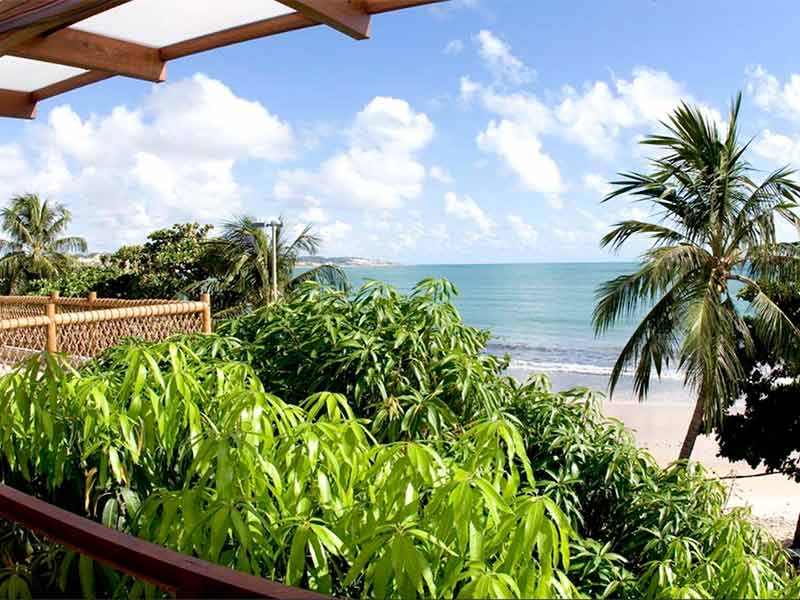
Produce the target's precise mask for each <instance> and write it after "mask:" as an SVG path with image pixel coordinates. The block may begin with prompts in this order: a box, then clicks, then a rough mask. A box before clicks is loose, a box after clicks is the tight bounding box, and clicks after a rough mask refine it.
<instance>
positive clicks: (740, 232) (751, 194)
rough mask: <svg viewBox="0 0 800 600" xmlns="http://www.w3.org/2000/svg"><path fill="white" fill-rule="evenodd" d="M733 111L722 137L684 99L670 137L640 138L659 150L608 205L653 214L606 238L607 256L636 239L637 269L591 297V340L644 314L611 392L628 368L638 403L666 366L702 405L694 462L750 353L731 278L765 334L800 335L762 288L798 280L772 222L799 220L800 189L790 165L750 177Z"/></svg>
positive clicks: (791, 253)
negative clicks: (623, 201)
mask: <svg viewBox="0 0 800 600" xmlns="http://www.w3.org/2000/svg"><path fill="white" fill-rule="evenodd" d="M740 109H741V95H738V96H737V97H736V99H735V100H734V101H733V103H732V106H731V110H730V113H729V116H728V123H727V125H726V126H725V128H724V130H723V129H721V127H720V125H719V124H717V123H715V122H714V121H712V120H711V119H710V118H709V117H708V116H707V115H705V114H704V113H703V111H702V110H701V109H700V108H697V107H692V106H689V105H687V104H682V105H681V106H679V107H678V108H677V109H676V110H675V111H674V112H673V113H672V115H671V116H670V117H669V119H668V120H667V121H666V122H665V123H664V126H665V128H666V133H664V134H657V135H651V136H649V137H647V138H646V139H645V140H644V141H643V142H642V143H643V144H644V145H646V146H648V147H650V148H653V149H655V150H657V151H658V155H657V157H656V158H654V159H652V160H651V161H650V163H651V169H650V171H648V172H646V173H635V172H632V173H623V174H622V175H621V178H620V179H619V180H617V181H614V182H612V185H613V186H614V188H615V189H614V191H613V192H612V193H611V194H609V195H608V197H607V198H606V199H605V201H609V200H612V199H614V198H617V197H621V196H628V197H631V199H632V200H633V201H634V202H637V203H643V204H644V205H645V206H646V209H647V210H648V211H649V215H650V218H649V219H645V220H637V219H630V220H626V221H623V222H621V223H617V224H616V225H614V227H613V228H612V230H611V231H610V232H609V233H608V234H607V235H606V236H605V237H604V238H603V239H602V245H603V246H605V247H609V248H611V249H613V250H617V249H619V248H620V247H621V246H623V245H624V244H625V243H627V242H628V241H629V240H630V239H631V238H633V237H644V238H647V239H649V240H650V248H649V249H648V250H647V251H646V252H645V253H644V254H643V255H642V257H641V265H640V267H639V269H638V270H637V271H635V272H634V273H631V274H629V275H624V276H621V277H619V278H617V279H614V280H612V281H609V282H607V283H606V284H604V285H603V286H602V287H601V288H600V289H599V290H598V297H597V305H596V308H595V313H594V324H595V329H596V331H597V333H598V334H601V333H603V332H605V331H606V330H607V329H608V328H609V327H612V326H613V325H614V324H615V323H617V322H618V321H619V320H620V319H623V318H630V317H634V316H640V315H641V314H642V313H644V317H643V318H642V319H641V321H640V323H639V325H638V326H637V327H636V329H635V330H634V332H633V334H632V335H631V337H630V339H629V340H628V342H627V343H626V344H625V346H624V348H623V350H622V352H621V353H620V356H619V358H618V359H617V362H616V364H615V365H614V368H613V371H612V375H611V383H610V387H611V391H612V393H613V391H614V388H615V386H616V384H617V382H618V381H619V378H620V377H621V376H622V374H623V373H624V371H625V369H627V368H629V367H632V368H633V369H634V380H635V390H636V392H637V393H638V394H639V396H640V397H641V398H644V397H646V395H647V393H648V390H649V386H650V380H651V376H652V374H653V373H654V372H655V373H656V374H660V373H661V372H662V371H663V370H664V369H665V368H667V367H668V366H669V365H670V364H675V365H676V366H677V367H678V368H680V369H682V370H683V371H684V372H685V374H686V383H687V384H688V385H689V386H690V387H691V388H692V389H693V390H695V392H696V394H697V404H696V408H695V411H694V415H693V417H692V421H691V424H690V426H689V430H688V431H687V434H686V439H685V440H684V444H683V447H682V449H681V453H680V457H681V458H688V457H689V456H690V455H691V452H692V448H693V447H694V441H695V439H696V437H697V435H698V434H699V433H700V432H701V431H703V430H705V431H708V430H709V429H710V428H711V427H713V426H714V425H717V424H719V423H720V421H721V420H722V417H723V415H724V413H725V409H726V404H725V403H726V399H727V398H730V397H735V396H736V395H737V394H738V392H739V390H740V387H741V382H742V380H743V379H744V377H745V368H744V365H743V362H742V361H743V357H745V356H747V355H749V354H751V353H752V352H753V347H754V342H753V338H752V335H751V332H750V329H749V328H748V327H747V324H746V323H745V320H744V315H743V314H742V312H741V311H740V310H739V308H738V306H737V304H736V302H735V301H734V298H733V297H732V291H731V287H730V284H731V282H737V283H743V284H745V285H748V286H750V287H751V288H752V289H753V290H754V295H753V297H752V300H751V302H750V305H751V307H752V311H753V319H754V325H755V328H756V329H757V330H758V331H760V332H761V334H762V335H763V336H765V337H769V339H771V340H772V341H773V343H774V344H776V345H778V346H786V345H788V344H791V343H793V341H794V340H795V339H796V338H797V336H798V335H800V332H798V329H797V327H796V326H795V325H794V324H793V323H792V321H791V320H790V319H789V318H788V317H787V315H786V314H785V313H784V312H783V311H782V310H781V308H780V307H779V306H778V305H777V304H776V303H775V302H774V300H773V299H772V298H771V297H770V295H769V293H768V290H766V289H764V288H762V284H761V283H760V282H764V281H767V282H769V281H778V280H785V279H796V278H797V276H798V273H800V251H799V250H798V248H797V247H796V246H794V245H793V244H787V243H781V242H779V241H778V240H777V238H776V234H775V221H776V219H783V220H785V221H787V222H788V223H790V224H791V225H793V226H795V227H796V226H797V225H798V224H800V220H798V217H797V216H796V215H795V213H794V209H795V208H796V207H797V200H798V197H799V196H798V194H800V187H798V184H797V183H796V182H795V180H794V178H793V174H794V172H793V171H792V170H791V169H789V168H788V167H785V168H782V169H779V170H777V171H775V172H773V173H770V174H769V175H767V176H766V177H765V178H764V179H762V180H761V181H756V179H755V177H756V173H755V170H754V169H753V168H752V167H751V165H750V164H749V163H748V161H747V158H746V154H747V149H748V144H747V143H743V142H742V141H741V139H740V136H739V114H740Z"/></svg>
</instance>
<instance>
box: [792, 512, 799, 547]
mask: <svg viewBox="0 0 800 600" xmlns="http://www.w3.org/2000/svg"><path fill="white" fill-rule="evenodd" d="M792 548H798V549H800V516H798V517H797V527H796V528H795V530H794V539H793V540H792Z"/></svg>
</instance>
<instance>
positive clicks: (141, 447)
mask: <svg viewBox="0 0 800 600" xmlns="http://www.w3.org/2000/svg"><path fill="white" fill-rule="evenodd" d="M236 346H237V342H236V341H234V340H230V339H225V338H216V337H214V338H207V339H203V340H184V341H177V342H167V343H162V344H157V345H154V346H150V347H142V346H138V345H131V346H128V347H126V348H122V349H119V350H116V351H115V352H113V353H112V354H111V355H110V356H109V357H107V358H106V359H105V360H104V361H102V363H101V364H99V365H97V366H95V367H93V368H90V369H88V370H87V371H85V372H83V373H76V372H74V371H72V370H70V369H68V368H67V367H64V366H62V365H60V364H58V362H57V361H55V360H53V359H47V360H46V362H45V364H44V365H42V366H41V367H42V369H41V370H40V365H39V363H38V362H36V361H35V360H34V361H32V362H30V363H29V364H28V365H27V367H26V368H25V369H23V370H20V371H18V372H17V373H15V374H13V375H10V376H8V377H6V378H4V379H3V380H2V381H1V382H0V396H2V398H3V406H2V414H3V416H2V417H0V419H2V421H1V422H0V430H2V436H3V448H4V449H5V452H4V458H3V461H2V472H3V479H4V481H6V482H8V483H9V484H11V485H14V486H16V487H21V488H23V489H28V490H31V491H35V492H36V493H37V495H38V496H39V497H43V498H45V499H47V500H49V501H52V502H56V503H58V504H59V505H61V506H65V507H68V508H70V509H71V510H73V511H76V512H79V513H82V514H87V515H89V516H92V517H94V518H98V519H100V520H102V521H103V522H104V523H106V524H107V525H109V526H111V527H116V528H120V529H123V530H127V531H132V532H134V533H136V534H137V535H140V536H143V537H145V538H147V539H150V540H153V541H156V542H158V543H161V544H165V545H167V546H170V547H173V548H175V549H178V550H180V551H182V552H186V553H190V554H195V555H197V556H200V557H201V558H204V559H208V560H211V561H215V562H220V563H222V564H226V565H229V566H232V567H235V568H238V569H241V570H245V571H250V572H253V573H257V574H259V575H262V576H265V577H269V578H272V579H278V580H282V581H286V582H287V583H291V584H294V585H302V586H306V587H311V588H314V589H317V590H320V591H323V592H330V593H336V594H341V595H348V596H359V597H360V596H374V597H387V596H402V597H413V596H417V595H418V596H437V597H440V596H441V597H452V596H457V595H462V596H465V597H473V596H477V597H485V596H486V595H491V596H497V597H505V596H515V597H519V596H524V597H534V596H536V597H552V596H554V595H558V596H564V595H566V596H569V595H573V594H574V593H575V590H574V587H573V585H572V584H571V583H570V582H569V580H568V578H567V576H566V574H565V570H566V569H567V568H568V567H569V539H570V536H571V535H572V531H571V526H570V524H569V521H568V520H567V518H566V517H565V516H564V514H563V512H562V511H561V510H560V509H559V508H558V506H557V504H556V503H555V502H554V501H553V500H552V499H550V498H547V497H544V496H541V495H538V494H537V493H536V491H535V487H534V486H535V482H534V481H533V480H532V479H531V478H530V473H531V469H530V464H529V462H528V458H527V456H526V454H525V449H524V446H523V445H522V438H521V435H520V433H519V432H518V431H517V430H516V428H515V426H514V424H513V423H512V422H511V421H509V420H507V419H504V418H501V417H498V418H495V419H491V420H485V421H482V422H480V423H478V424H476V425H475V426H473V427H471V428H469V429H467V430H465V431H464V432H463V433H462V434H461V435H459V436H457V437H454V438H453V439H452V440H449V441H447V442H430V443H421V442H411V441H409V442H406V443H402V444H388V445H385V444H380V443H378V442H376V441H375V440H374V439H373V438H372V437H371V436H370V435H369V432H368V430H367V429H366V428H365V424H364V423H362V422H361V421H360V420H357V419H356V418H355V416H354V415H353V413H352V410H351V408H350V407H349V405H348V404H347V402H346V400H345V399H344V398H343V397H341V396H339V395H335V394H329V393H319V394H315V395H313V396H311V397H309V398H308V399H307V400H305V401H304V402H303V406H302V407H299V406H292V405H288V404H285V403H284V402H282V401H281V400H279V399H278V398H276V397H275V396H273V395H271V394H268V393H266V392H265V391H264V389H263V386H262V385H261V383H260V382H259V381H258V379H257V378H256V376H255V373H254V371H253V370H252V369H251V368H250V367H249V366H248V365H246V364H243V363H238V362H235V361H226V360H222V359H219V358H214V356H215V355H216V356H224V355H226V354H230V353H231V352H232V351H233V350H235V348H236ZM17 534H19V533H18V532H17ZM29 543H30V541H29ZM43 551H51V550H49V549H47V548H44V549H43ZM37 557H38V554H36V553H34V555H33V557H31V559H30V562H31V563H32V562H33V560H34V559H35V558H37ZM15 558H16V559H17V560H18V564H25V562H24V560H20V559H22V558H23V557H20V556H17V557H15ZM65 561H71V562H70V563H69V564H68V565H67V566H63V565H64V564H65ZM56 565H57V569H56V570H57V571H58V570H61V571H66V572H67V577H65V579H64V580H65V581H78V582H81V583H82V585H83V586H84V589H85V588H86V586H88V585H92V586H94V589H95V590H96V591H97V593H109V592H113V591H114V589H115V586H119V585H120V584H121V583H122V580H121V579H120V578H114V577H112V576H110V575H109V574H107V573H106V572H105V570H102V569H98V570H97V571H98V573H102V574H103V579H101V578H99V577H97V576H96V574H95V570H94V569H93V568H92V567H91V566H90V565H89V566H87V565H86V564H85V563H84V565H83V569H81V564H80V562H77V563H76V561H74V560H72V559H71V558H70V555H67V554H63V553H62V554H58V555H57V556H56ZM75 569H77V573H74V572H73V571H74V570H75ZM29 573H30V575H28V576H27V578H26V580H27V581H29V582H32V581H34V580H37V579H39V578H40V577H39V575H40V572H39V571H37V567H35V566H33V565H32V566H31V567H30V571H29ZM44 579H46V578H44ZM55 583H56V584H58V581H55Z"/></svg>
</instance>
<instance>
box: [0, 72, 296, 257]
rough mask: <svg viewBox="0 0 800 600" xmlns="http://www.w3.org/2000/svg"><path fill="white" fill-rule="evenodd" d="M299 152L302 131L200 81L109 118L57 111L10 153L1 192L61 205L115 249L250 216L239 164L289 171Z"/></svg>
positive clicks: (155, 94)
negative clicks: (162, 231) (179, 226)
mask: <svg viewBox="0 0 800 600" xmlns="http://www.w3.org/2000/svg"><path fill="white" fill-rule="evenodd" d="M223 115H224V118H223ZM295 146H296V141H295V135H294V132H293V130H292V127H291V126H290V125H289V124H287V123H286V122H285V121H283V120H281V119H280V118H279V117H277V116H275V115H273V114H272V113H270V112H269V111H268V109H267V108H266V107H265V106H264V105H262V104H261V103H260V102H254V101H250V100H247V99H245V98H241V97H239V96H237V95H236V94H235V93H234V92H233V91H232V90H231V89H230V88H228V87H227V86H225V85H224V84H222V83H221V82H219V81H217V80H214V79H211V78H209V77H206V76H204V75H202V74H198V75H195V76H194V77H191V78H189V79H185V80H182V81H178V82H176V83H168V84H164V85H163V86H160V87H158V88H154V89H153V91H152V92H151V94H150V95H149V96H148V97H147V99H146V100H145V101H144V102H143V103H142V104H141V105H140V106H136V107H129V106H118V107H116V108H114V109H113V110H111V111H110V112H109V113H107V114H98V115H92V116H90V117H88V118H84V117H82V116H80V115H79V114H78V113H76V112H75V111H74V110H73V109H72V108H71V107H70V106H68V105H61V106H57V107H56V108H54V109H53V110H52V111H51V112H50V113H49V116H48V118H47V120H46V121H45V122H44V123H38V124H35V125H33V126H32V127H31V129H30V130H29V132H28V133H27V134H26V135H25V136H24V137H23V138H22V140H21V141H20V142H19V143H18V144H16V145H12V146H4V147H0V155H2V158H3V160H1V161H0V162H2V164H3V165H4V166H3V167H0V170H2V171H3V175H4V176H3V177H2V181H3V183H2V184H0V191H2V192H3V193H5V194H6V195H8V194H9V193H15V192H20V191H36V192H39V193H42V194H44V195H51V196H56V197H57V199H58V200H59V201H60V202H63V203H66V204H68V205H69V206H70V208H71V209H72V212H73V214H74V215H75V223H76V228H79V229H80V233H82V234H84V235H86V236H87V237H89V239H90V242H92V243H93V244H94V245H99V246H100V247H114V246H116V245H118V244H120V243H128V242H133V241H138V240H140V239H141V238H142V237H143V236H144V234H145V233H147V232H148V231H149V230H151V229H153V228H155V227H161V226H165V225H169V224H170V223H172V222H175V221H179V220H190V219H198V220H205V221H209V220H211V221H218V220H220V219H222V218H225V217H227V216H230V215H231V214H234V213H236V212H238V211H240V210H241V207H242V197H243V196H244V195H246V191H247V190H246V189H244V188H243V187H242V186H241V185H240V184H239V183H238V182H237V181H236V179H235V177H234V167H235V165H236V163H237V162H239V161H244V160H256V161H266V162H270V163H277V162H281V161H284V160H287V159H289V158H290V157H292V156H293V155H294V153H295Z"/></svg>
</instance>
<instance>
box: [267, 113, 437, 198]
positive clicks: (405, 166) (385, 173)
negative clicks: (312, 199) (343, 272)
mask: <svg viewBox="0 0 800 600" xmlns="http://www.w3.org/2000/svg"><path fill="white" fill-rule="evenodd" d="M434 132H435V128H434V126H433V123H431V121H430V119H429V118H428V117H427V115H425V114H424V113H418V112H416V111H414V110H413V109H412V108H411V105H410V104H409V103H408V102H406V101H405V100H399V99H396V98H385V97H377V98H375V99H374V100H372V101H371V102H370V103H369V104H368V105H367V106H366V107H364V109H363V110H362V111H361V112H359V113H358V114H357V115H356V117H355V120H354V123H353V126H352V127H351V128H350V129H349V131H348V134H347V138H348V140H349V145H348V147H347V149H346V150H344V151H343V152H340V153H338V154H335V155H334V156H332V157H330V158H328V159H327V160H325V161H324V162H323V163H322V164H321V165H320V167H319V169H317V170H315V171H309V170H305V169H295V170H286V171H282V172H281V173H279V175H278V181H277V182H276V184H275V186H274V190H273V191H274V195H275V196H276V197H277V198H278V199H280V200H291V199H293V198H298V197H303V196H305V195H308V194H313V195H314V196H316V197H319V198H321V199H323V200H324V201H325V202H327V203H329V204H330V205H337V206H349V207H356V208H367V209H378V210H382V209H395V208H399V207H401V206H403V205H404V204H405V202H406V201H407V200H412V199H414V198H417V197H419V196H420V194H421V193H422V189H423V184H424V181H425V177H426V174H427V170H426V168H425V167H424V166H423V165H422V164H421V163H420V162H419V160H418V158H417V156H416V155H417V153H418V152H419V151H420V150H422V149H423V148H425V147H426V146H427V145H428V144H429V143H430V142H431V140H432V139H433V136H434Z"/></svg>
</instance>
